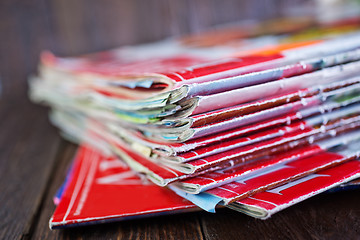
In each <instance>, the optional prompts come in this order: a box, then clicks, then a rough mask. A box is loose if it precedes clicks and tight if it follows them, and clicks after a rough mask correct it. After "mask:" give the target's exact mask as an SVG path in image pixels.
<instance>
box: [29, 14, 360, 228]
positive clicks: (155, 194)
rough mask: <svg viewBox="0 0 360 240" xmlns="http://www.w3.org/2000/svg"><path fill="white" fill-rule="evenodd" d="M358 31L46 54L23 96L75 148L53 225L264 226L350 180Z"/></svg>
mask: <svg viewBox="0 0 360 240" xmlns="http://www.w3.org/2000/svg"><path fill="white" fill-rule="evenodd" d="M299 23H300V22H299ZM312 24H313V23H312ZM358 26H359V21H358V19H355V20H354V19H352V20H348V21H343V22H341V23H334V24H327V25H316V26H313V25H312V28H311V29H310V30H309V29H307V27H308V26H307V24H305V23H304V22H301V24H299V25H298V27H293V28H292V29H287V32H276V34H274V35H265V34H260V30H259V29H264V27H262V28H261V27H259V26H252V28H251V29H247V31H245V30H244V29H242V34H241V38H239V35H236V34H234V35H233V36H234V37H233V38H232V39H228V38H227V39H226V41H222V42H220V43H219V42H217V43H216V44H207V43H209V42H211V41H207V40H208V39H206V38H201V37H199V38H193V39H192V40H189V39H187V41H184V40H183V41H181V40H174V39H172V40H165V41H161V42H158V43H152V44H145V45H141V46H134V47H122V48H119V49H115V50H110V51H104V52H98V53H93V54H88V55H83V56H78V57H66V58H64V57H57V56H54V55H53V54H52V53H50V52H44V53H43V54H42V56H41V64H40V67H39V75H38V77H33V78H32V79H31V81H30V97H31V99H32V100H33V101H35V102H39V103H45V104H47V105H49V106H51V114H50V119H51V121H52V123H53V124H54V125H56V126H57V127H59V128H60V129H61V132H62V134H63V136H65V137H66V138H68V139H70V140H73V141H75V142H77V143H81V144H82V146H81V147H80V148H79V151H78V153H77V155H76V157H75V160H74V163H73V165H72V168H71V170H70V171H69V174H68V178H67V180H66V182H65V183H64V186H63V188H62V189H61V190H60V191H59V194H58V195H57V196H56V197H55V202H57V203H58V207H57V209H56V211H55V213H54V216H53V218H52V219H51V220H50V226H51V227H52V228H56V227H63V226H70V225H79V224H86V223H95V222H103V221H110V220H119V219H125V218H131V217H136V216H144V215H153V214H160V213H172V212H178V211H184V210H196V209H198V207H200V208H202V209H205V210H207V211H209V212H214V211H215V208H216V207H217V206H225V207H228V208H231V209H234V210H236V211H239V212H242V213H245V214H248V215H251V216H253V217H256V218H261V219H266V218H268V217H270V216H271V215H272V214H273V213H276V212H278V211H280V210H282V209H284V208H286V207H289V206H291V205H293V204H295V203H297V202H299V201H302V200H305V199H307V198H309V197H311V196H314V195H316V194H319V193H321V192H324V191H326V190H329V189H332V188H334V187H338V186H342V185H344V184H348V185H351V184H353V185H355V184H357V183H358V182H357V181H356V179H357V178H359V177H360V162H359V157H360V147H359V146H360V114H359V113H360V32H358V31H357V28H358ZM245 33H246V34H245ZM310 33H311V34H310ZM314 33H316V34H314ZM223 35H226V34H224V33H223ZM226 36H228V35H226ZM244 36H245V37H244ZM217 37H218V39H221V31H220V32H219V33H218V36H217ZM157 185H158V186H157Z"/></svg>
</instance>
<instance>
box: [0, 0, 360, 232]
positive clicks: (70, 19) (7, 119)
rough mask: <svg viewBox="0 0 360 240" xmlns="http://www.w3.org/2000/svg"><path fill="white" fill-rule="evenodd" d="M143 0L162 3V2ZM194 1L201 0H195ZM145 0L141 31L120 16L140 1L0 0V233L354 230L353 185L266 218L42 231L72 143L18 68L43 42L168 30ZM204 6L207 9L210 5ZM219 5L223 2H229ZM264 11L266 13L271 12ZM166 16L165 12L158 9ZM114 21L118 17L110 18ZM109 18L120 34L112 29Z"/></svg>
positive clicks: (27, 66) (68, 49)
mask: <svg viewBox="0 0 360 240" xmlns="http://www.w3.org/2000/svg"><path fill="white" fill-rule="evenodd" d="M150 2H151V4H154V3H157V4H159V6H167V5H171V4H170V3H168V2H165V1H164V2H162V3H158V1H155V0H153V1H150ZM184 2H185V1H184ZM201 2H204V1H197V2H196V4H200V3H201ZM205 2H206V1H205ZM245 2H249V1H245ZM254 2H255V3H256V4H259V2H261V1H254ZM151 4H149V3H146V4H145V5H146V6H141V9H140V11H142V12H144V13H145V12H147V11H149V15H150V17H153V18H154V19H155V20H154V19H153V20H152V22H147V23H145V24H147V27H149V28H153V30H151V31H150V32H148V34H147V33H146V29H147V28H146V29H145V30H144V31H141V32H138V31H139V27H140V25H136V24H139V23H138V20H136V19H135V20H136V21H135V20H134V21H133V22H130V23H129V22H128V23H124V22H123V21H124V19H123V18H126V19H132V15H131V14H130V13H128V10H129V8H131V7H133V8H134V6H137V5H141V3H139V1H109V2H108V3H107V4H104V5H100V3H99V2H98V1H87V2H86V3H85V1H74V2H73V1H60V0H59V1H41V0H31V1H30V0H29V1H22V2H20V1H2V2H1V3H0V33H1V34H0V39H1V42H0V43H1V44H0V49H1V51H0V81H1V83H2V87H3V90H2V95H1V97H0V129H1V132H0V133H1V134H0V179H1V181H0V202H1V208H0V219H1V220H0V239H20V238H22V239H63V238H66V239H75V238H79V239H82V238H84V239H115V238H116V239H118V238H119V239H360V204H359V200H360V190H352V191H346V192H338V193H331V194H322V195H320V196H317V197H314V198H312V199H310V200H307V201H305V202H302V203H300V204H298V205H297V206H294V207H291V208H289V209H286V210H284V211H283V212H281V213H278V214H276V215H274V216H273V217H272V218H270V219H269V220H266V221H262V220H256V219H253V218H251V217H248V216H245V215H243V214H240V213H237V212H234V211H232V210H228V209H221V210H219V211H218V213H216V214H210V213H206V212H195V213H184V214H179V215H171V216H161V217H153V218H148V219H141V220H131V221H126V222H118V223H111V224H103V225H96V226H88V227H80V228H72V229H65V230H54V231H51V230H49V228H48V221H49V218H50V216H51V214H52V212H53V211H54V204H53V202H52V197H53V195H54V193H55V191H56V190H57V189H58V187H59V186H60V185H61V183H62V181H63V180H64V177H65V173H66V169H67V167H68V166H69V163H70V161H71V159H72V157H73V155H74V152H75V150H76V146H75V145H73V144H70V143H68V142H66V141H65V140H62V139H61V138H60V137H59V135H58V134H57V131H56V129H55V128H53V127H52V126H51V125H50V124H49V122H48V120H47V109H46V108H44V107H40V106H36V105H33V104H31V103H30V102H29V100H28V99H27V95H26V92H27V87H26V79H27V76H28V75H29V74H31V73H34V72H35V67H36V64H37V62H38V54H39V51H40V50H41V49H43V48H50V49H52V50H54V51H59V52H63V53H66V54H77V53H81V52H86V51H90V50H99V49H102V48H104V49H105V48H109V47H112V46H115V44H116V45H120V44H125V43H135V42H141V41H149V40H156V39H159V38H162V37H164V36H168V35H171V34H172V32H171V31H173V30H171V28H170V27H169V26H167V27H164V25H161V24H168V23H167V21H166V20H164V21H160V20H158V19H157V18H156V15H157V14H158V13H159V12H158V11H162V10H161V9H160V10H158V9H157V8H154V7H153V6H152V5H151ZM173 4H174V3H173ZM176 4H177V5H181V4H188V2H187V3H179V2H178V3H176ZM232 4H235V3H232ZM225 5H226V4H225ZM82 7H86V9H87V11H84V10H82ZM99 7H101V9H102V10H99ZM208 8H210V9H212V10H214V9H215V7H214V5H210V7H209V6H208ZM224 8H226V9H228V10H229V11H230V9H231V8H232V5H226V6H224ZM144 9H145V10H144ZM172 9H173V8H172ZM176 9H177V8H175V10H176ZM180 9H181V8H180ZM190 9H192V8H190ZM89 11H90V12H89ZM204 11H205V12H204ZM206 11H208V10H206V9H205V10H204V9H202V12H201V14H200V15H197V12H192V13H191V14H190V15H189V18H192V20H191V19H190V20H189V21H190V22H191V23H193V25H191V24H190V25H189V24H188V22H186V21H185V23H184V24H182V25H181V24H180V23H178V25H179V26H180V25H181V26H187V24H188V29H187V30H186V29H185V30H183V29H182V28H181V27H179V28H178V30H179V29H180V30H181V31H180V30H179V31H180V32H186V31H192V30H194V29H195V30H196V27H199V26H200V27H199V28H201V27H204V26H202V25H201V19H202V20H204V19H207V18H206V17H203V18H201V16H203V15H204V16H206ZM224 11H225V10H224ZM269 11H270V10H269ZM170 13H171V14H173V15H171V16H172V17H173V19H172V20H173V21H175V22H176V21H178V22H181V20H179V19H181V18H182V16H183V15H182V12H181V11H180V10H178V11H177V12H176V11H175V13H173V12H171V11H170ZM270 13H271V11H270ZM270 13H269V12H267V14H268V15H269V16H272V15H271V14H270ZM94 14H95V15H96V16H100V17H101V16H102V18H99V20H98V21H95V22H89V16H92V15H94ZM126 14H127V15H126ZM221 14H222V15H221ZM232 14H235V12H234V11H233V12H232ZM220 15H221V16H222V17H221V16H220ZM171 16H170V17H171ZM174 16H175V17H174ZM196 16H197V17H198V19H196V18H195V17H196ZM199 16H200V17H199ZM219 16H220V17H219ZM166 17H169V16H167V15H166V14H165V15H164V18H166ZM217 17H218V20H217V21H213V23H214V22H221V21H219V19H227V20H236V19H237V18H234V17H231V16H227V15H226V11H225V13H218V15H217ZM226 17H227V18H226ZM86 19H87V20H86ZM101 19H102V20H101ZM194 19H195V20H194ZM199 19H200V20H199ZM117 20H118V22H119V24H120V25H114V24H112V23H113V22H114V21H115V22H117ZM194 21H195V23H194ZM224 21H225V20H224ZM135 22H136V24H135ZM143 24H144V23H143ZM196 24H198V25H196ZM207 24H210V23H207ZM205 25H206V24H205ZM89 26H93V28H89ZM104 26H105V27H109V26H111V27H110V32H111V34H110V35H109V36H110V37H109V38H107V37H105V36H104V35H101V34H104V33H105V32H104V29H103V27H104ZM141 26H142V25H141ZM189 26H195V27H189ZM117 27H120V28H121V29H122V30H121V31H122V32H127V33H128V34H127V35H121V34H120V33H119V31H118V32H116V33H114V31H115V30H116V29H117ZM184 28H185V27H184ZM163 29H166V30H163ZM108 30H109V29H108ZM155 30H156V31H155ZM99 35H100V36H102V37H104V38H99ZM111 37H112V38H111Z"/></svg>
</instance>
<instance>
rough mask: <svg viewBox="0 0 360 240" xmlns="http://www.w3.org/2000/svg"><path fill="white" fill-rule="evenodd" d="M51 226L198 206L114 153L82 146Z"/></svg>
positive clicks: (176, 210)
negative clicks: (135, 171) (152, 179)
mask: <svg viewBox="0 0 360 240" xmlns="http://www.w3.org/2000/svg"><path fill="white" fill-rule="evenodd" d="M74 161H75V162H74V163H73V167H72V170H71V175H70V176H69V179H68V181H67V184H66V188H65V190H64V192H63V194H62V196H61V198H60V202H59V204H58V206H57V208H56V210H55V212H54V214H53V216H52V218H51V219H50V222H49V226H50V228H60V227H67V226H76V225H85V224H91V223H100V222H108V221H117V220H123V219H128V218H135V217H144V216H152V215H158V214H164V213H174V212H181V211H185V210H186V211H189V210H196V209H197V208H196V206H195V205H194V204H192V203H191V202H189V201H187V200H185V199H183V198H181V197H179V196H178V195H176V194H175V193H174V192H172V191H171V190H169V189H167V188H161V187H159V186H156V185H154V184H153V183H151V182H149V181H147V180H146V179H145V178H140V177H139V176H138V175H136V174H135V173H134V172H133V171H131V170H130V169H129V168H128V167H127V165H126V164H125V163H123V162H121V161H120V160H119V159H117V158H114V157H113V156H110V157H105V156H103V155H102V154H101V153H99V152H97V151H95V150H93V149H91V148H89V147H86V146H81V147H80V149H79V150H78V152H77V155H76V157H75V160H74Z"/></svg>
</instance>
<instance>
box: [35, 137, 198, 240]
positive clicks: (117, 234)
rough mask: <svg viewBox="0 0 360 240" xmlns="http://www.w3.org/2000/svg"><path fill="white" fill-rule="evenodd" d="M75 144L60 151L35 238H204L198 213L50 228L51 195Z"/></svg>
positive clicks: (53, 207) (68, 161) (52, 209)
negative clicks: (60, 228)
mask: <svg viewBox="0 0 360 240" xmlns="http://www.w3.org/2000/svg"><path fill="white" fill-rule="evenodd" d="M75 148H76V147H75V145H72V144H68V143H67V144H66V147H64V148H62V152H61V153H60V155H59V156H60V157H59V160H60V164H59V165H58V166H57V167H56V172H54V178H53V181H52V182H51V188H50V190H49V191H48V193H47V196H46V199H45V201H44V206H43V208H42V210H41V215H40V217H39V220H38V225H37V227H36V231H35V232H34V235H33V238H34V239H74V238H76V239H97V238H103V239H115V238H116V239H117V238H121V239H202V233H201V228H200V224H199V220H198V219H199V217H198V214H197V213H183V214H178V215H171V216H159V217H151V218H145V219H139V220H131V221H126V222H118V223H110V224H102V225H93V226H86V227H78V228H70V229H62V230H50V229H49V227H48V221H49V219H50V217H51V215H52V213H53V211H54V209H55V206H54V204H53V202H52V197H53V196H54V194H55V193H56V191H57V189H58V188H59V187H60V185H61V184H62V182H63V181H64V178H65V173H66V169H67V168H68V166H69V164H70V160H71V159H72V156H73V155H74V152H75Z"/></svg>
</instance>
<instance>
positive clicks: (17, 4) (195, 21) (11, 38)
mask: <svg viewBox="0 0 360 240" xmlns="http://www.w3.org/2000/svg"><path fill="white" fill-rule="evenodd" d="M313 5H314V1H310V0H246V1H245V0H243V1H237V0H227V1H219V0H181V1H171V0H104V1H99V0H76V1H74V0H51V1H46V0H26V1H19V0H2V1H0V39H1V44H0V81H1V85H2V96H1V99H2V100H4V99H9V100H10V99H14V98H18V97H22V98H23V96H24V95H25V94H26V90H27V84H26V81H27V78H28V76H29V75H30V74H35V73H36V66H37V64H38V57H39V53H40V51H41V50H44V49H49V50H51V51H53V52H54V53H56V54H60V55H65V56H67V55H76V54H81V53H87V52H93V51H98V50H104V49H109V48H114V47H117V46H122V45H129V44H138V43H143V42H151V41H156V40H160V39H163V38H166V37H170V36H179V35H183V34H188V33H197V32H201V31H203V30H207V29H209V28H211V27H213V26H216V25H219V24H220V25H221V24H226V23H229V22H236V21H241V20H246V19H257V20H266V19H273V18H278V17H284V16H289V15H294V14H295V15H296V14H298V15H299V14H300V15H301V14H304V12H306V11H308V9H311V8H312V6H313Z"/></svg>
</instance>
